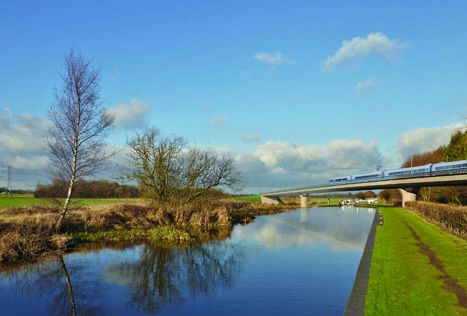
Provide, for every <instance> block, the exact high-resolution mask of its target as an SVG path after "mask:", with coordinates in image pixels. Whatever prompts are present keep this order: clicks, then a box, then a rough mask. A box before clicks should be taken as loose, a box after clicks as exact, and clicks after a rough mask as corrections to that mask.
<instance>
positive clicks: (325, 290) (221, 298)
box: [0, 207, 375, 315]
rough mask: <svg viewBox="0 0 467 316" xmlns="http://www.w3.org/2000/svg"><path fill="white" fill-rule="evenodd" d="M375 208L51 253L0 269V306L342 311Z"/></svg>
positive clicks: (14, 309)
mask: <svg viewBox="0 0 467 316" xmlns="http://www.w3.org/2000/svg"><path fill="white" fill-rule="evenodd" d="M374 215H375V209H368V208H354V207H342V208H339V207H320V208H309V209H297V210H293V211H289V212H285V213H281V214H276V215H268V216H260V217H258V218H257V219H256V221H255V222H254V223H251V224H248V225H245V226H241V225H238V226H236V227H235V228H234V230H233V231H232V234H231V236H230V237H229V238H228V239H226V240H223V241H213V242H208V243H199V244H192V245H190V246H189V247H178V248H177V247H159V246H153V245H149V244H139V245H135V246H132V247H120V248H117V249H111V248H106V249H99V250H95V251H87V252H77V253H72V254H68V255H64V256H59V257H54V258H51V259H50V260H47V261H44V262H42V263H40V264H36V265H30V266H26V267H23V268H21V269H19V270H14V271H13V270H12V271H8V272H3V273H1V274H0V314H1V315H26V314H34V315H73V314H76V315H342V314H343V312H344V309H345V305H346V303H347V299H348V297H349V294H350V291H351V289H352V285H353V282H354V279H355V274H356V271H357V268H358V264H359V262H360V258H361V256H362V252H363V249H364V246H365V243H366V239H367V236H368V233H369V230H370V227H371V223H372V221H373V218H374Z"/></svg>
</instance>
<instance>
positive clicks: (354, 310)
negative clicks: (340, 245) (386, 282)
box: [344, 210, 382, 316]
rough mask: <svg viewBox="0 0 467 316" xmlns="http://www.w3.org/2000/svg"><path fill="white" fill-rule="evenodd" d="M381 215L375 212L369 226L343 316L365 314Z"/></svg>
mask: <svg viewBox="0 0 467 316" xmlns="http://www.w3.org/2000/svg"><path fill="white" fill-rule="evenodd" d="M381 214H382V213H380V212H379V210H377V211H376V212H375V217H374V219H373V222H372V224H371V228H370V232H369V233H368V239H367V241H366V244H365V248H364V250H363V254H362V259H361V260H360V264H359V265H358V270H357V274H356V276H355V281H354V284H353V287H352V291H351V292H350V296H349V300H348V302H347V305H346V306H345V311H344V315H345V316H359V315H364V314H365V313H364V309H365V298H366V293H367V291H368V281H369V278H370V266H371V259H372V257H373V248H374V244H375V237H376V227H377V226H378V225H379V224H382V221H380V215H381Z"/></svg>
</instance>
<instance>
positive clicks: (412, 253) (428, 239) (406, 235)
mask: <svg viewBox="0 0 467 316" xmlns="http://www.w3.org/2000/svg"><path fill="white" fill-rule="evenodd" d="M380 211H382V212H383V214H384V225H383V226H379V227H378V228H377V233H376V239H375V246H374V249H373V259H372V263H371V270H370V280H369V286H368V293H367V297H366V307H365V315H467V294H466V291H465V289H467V270H466V267H467V255H466V254H467V241H466V240H463V239H460V238H458V237H456V236H453V235H452V234H449V233H446V232H444V231H442V230H441V229H440V228H439V227H438V226H435V225H433V224H430V223H428V222H426V221H425V220H424V219H422V218H421V217H420V216H418V215H416V214H414V213H412V212H410V211H407V210H404V209H401V208H380Z"/></svg>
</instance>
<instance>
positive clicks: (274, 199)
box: [260, 194, 282, 205]
mask: <svg viewBox="0 0 467 316" xmlns="http://www.w3.org/2000/svg"><path fill="white" fill-rule="evenodd" d="M260 196H261V203H264V204H272V205H279V203H280V202H282V201H281V199H280V198H279V197H278V196H266V195H262V194H261V195H260Z"/></svg>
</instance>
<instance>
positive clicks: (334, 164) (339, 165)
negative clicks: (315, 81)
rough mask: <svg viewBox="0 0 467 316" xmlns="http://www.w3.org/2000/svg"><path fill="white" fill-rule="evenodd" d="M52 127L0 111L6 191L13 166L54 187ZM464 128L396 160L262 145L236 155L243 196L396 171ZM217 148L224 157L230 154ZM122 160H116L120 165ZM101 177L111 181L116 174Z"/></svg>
mask: <svg viewBox="0 0 467 316" xmlns="http://www.w3.org/2000/svg"><path fill="white" fill-rule="evenodd" d="M138 104H139V105H141V104H143V106H142V107H141V109H143V111H141V112H140V113H144V111H145V110H144V109H147V108H146V107H145V106H144V103H138V102H136V101H135V102H134V103H133V104H132V103H130V104H127V105H124V106H123V105H121V106H118V107H115V108H114V110H115V109H118V110H121V111H117V110H115V111H117V113H118V114H119V115H121V114H122V113H124V112H125V111H123V110H128V109H138V108H139V107H138ZM128 115H130V114H128ZM117 117H118V116H117ZM142 117H143V116H142V115H134V116H133V118H134V120H128V121H125V120H120V121H119V122H120V123H121V124H123V123H124V122H126V123H128V122H133V123H134V122H141V118H142ZM130 126H131V124H130ZM50 127H51V125H50V122H49V120H48V119H47V118H46V117H34V116H32V115H29V114H16V113H14V112H13V111H12V110H11V109H9V108H4V109H3V110H0V149H1V150H0V187H3V186H6V179H7V177H6V173H7V168H8V167H9V166H11V167H12V169H13V174H12V175H13V177H12V180H13V188H14V189H34V188H35V187H36V185H37V183H38V182H40V183H48V182H49V179H48V177H47V174H46V172H45V170H46V168H47V167H48V165H49V163H50V160H49V158H48V150H47V148H46V143H45V138H46V137H47V135H48V130H49V128H50ZM460 127H462V125H460V124H453V125H448V126H443V127H434V128H419V129H417V130H413V131H407V132H404V133H402V134H401V135H400V136H399V138H398V143H397V144H395V147H396V149H397V157H387V156H384V155H382V154H381V150H380V147H379V145H378V143H377V141H371V142H364V141H362V140H358V139H356V140H348V139H341V140H335V141H332V142H329V143H327V144H323V145H322V146H315V145H312V144H296V143H289V142H279V141H269V142H265V143H259V144H258V145H257V146H256V147H255V149H254V150H253V151H251V152H247V151H243V152H231V154H232V155H234V156H235V159H236V162H237V164H238V167H239V169H240V170H241V171H242V172H243V173H244V175H245V178H246V183H245V185H246V187H247V189H246V190H245V191H244V193H261V192H269V191H274V190H280V189H283V188H298V187H303V186H307V185H318V184H323V183H326V182H327V181H329V179H331V178H333V177H336V176H340V175H349V174H356V173H362V172H369V171H373V170H375V169H376V168H377V167H378V166H381V165H382V166H383V167H385V166H391V167H394V166H395V165H397V164H401V163H402V162H403V161H404V160H405V159H406V158H407V157H409V156H410V155H412V154H417V153H423V152H426V151H431V150H434V149H436V148H438V147H439V146H442V145H445V144H447V143H448V142H449V140H450V136H451V134H452V132H453V131H455V130H456V129H457V128H460ZM243 138H244V141H259V136H258V135H256V134H255V135H250V136H243ZM123 149H124V148H123ZM215 149H216V150H218V151H220V152H225V151H228V150H229V149H228V148H215ZM123 151H124V150H122V152H123ZM117 158H118V157H115V161H119V159H117ZM114 172H115V170H114ZM99 176H101V177H102V178H108V179H111V177H112V176H114V174H100V175H99ZM2 179H4V183H5V184H3V183H2V181H3V180H2Z"/></svg>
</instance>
